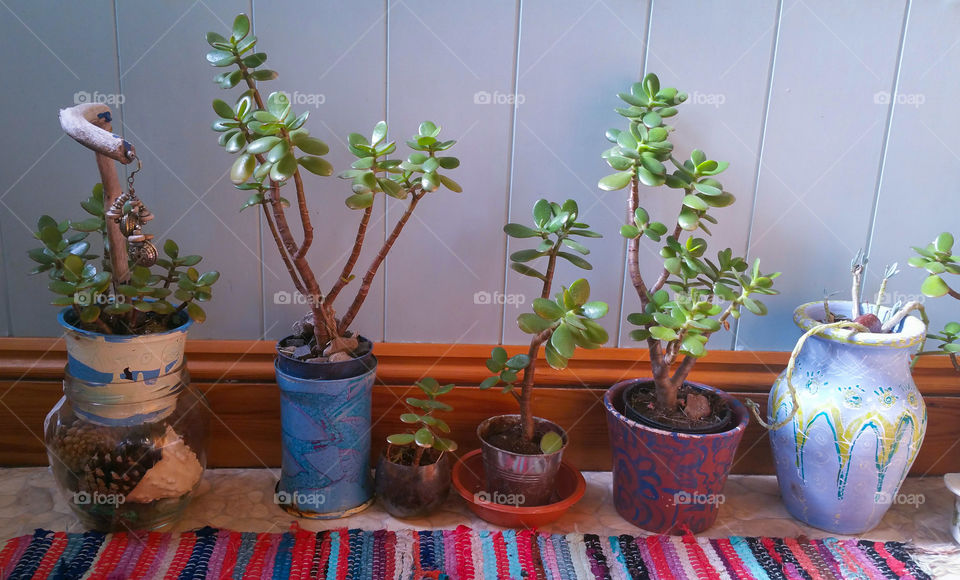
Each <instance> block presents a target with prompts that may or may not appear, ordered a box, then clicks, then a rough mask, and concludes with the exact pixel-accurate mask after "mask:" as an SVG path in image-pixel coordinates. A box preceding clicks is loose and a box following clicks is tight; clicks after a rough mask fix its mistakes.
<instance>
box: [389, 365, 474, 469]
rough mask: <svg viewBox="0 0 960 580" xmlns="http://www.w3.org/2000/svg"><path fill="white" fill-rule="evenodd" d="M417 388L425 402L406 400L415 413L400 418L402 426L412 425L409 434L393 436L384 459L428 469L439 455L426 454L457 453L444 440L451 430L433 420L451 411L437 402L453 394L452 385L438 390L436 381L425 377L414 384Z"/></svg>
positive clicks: (438, 385) (453, 444)
mask: <svg viewBox="0 0 960 580" xmlns="http://www.w3.org/2000/svg"><path fill="white" fill-rule="evenodd" d="M416 386H417V387H418V388H419V389H420V390H421V391H423V394H424V395H426V397H427V398H425V399H420V398H417V397H407V399H406V402H407V404H408V405H410V406H411V407H413V408H414V409H416V411H415V412H406V413H403V414H402V415H400V420H401V421H402V422H404V423H407V424H409V425H411V430H410V431H407V432H403V433H394V434H393V435H389V436H388V437H387V443H389V446H388V447H387V452H386V455H387V459H389V460H390V461H392V462H393V463H401V464H404V465H412V466H417V465H428V464H429V463H433V462H435V461H436V460H437V459H439V454H436V455H433V456H431V455H429V454H428V453H427V451H428V450H430V449H435V450H437V451H439V452H440V453H443V452H445V451H449V452H453V451H456V450H457V442H456V441H454V440H452V439H450V438H448V437H445V435H446V434H449V433H450V426H449V425H447V422H446V421H444V420H443V419H441V418H439V417H437V416H436V414H437V412H439V411H443V412H451V411H453V407H452V406H450V405H448V404H447V403H444V402H443V401H440V400H439V398H440V397H441V396H443V395H446V394H447V393H449V392H450V391H452V390H453V389H454V385H452V384H449V385H443V386H441V385H440V383H439V382H437V380H436V379H434V378H431V377H425V378H423V379H421V380H420V381H419V382H417V384H416ZM425 460H426V461H425Z"/></svg>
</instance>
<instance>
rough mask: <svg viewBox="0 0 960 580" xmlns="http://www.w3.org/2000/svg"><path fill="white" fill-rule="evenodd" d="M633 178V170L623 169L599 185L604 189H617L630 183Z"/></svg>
mask: <svg viewBox="0 0 960 580" xmlns="http://www.w3.org/2000/svg"><path fill="white" fill-rule="evenodd" d="M632 178H633V172H632V171H621V172H619V173H612V174H610V175H608V176H606V177H604V178H603V179H601V180H600V182H599V183H598V184H597V186H598V187H599V188H600V189H602V190H604V191H616V190H618V189H623V188H624V187H626V186H627V185H629V184H630V180H631V179H632Z"/></svg>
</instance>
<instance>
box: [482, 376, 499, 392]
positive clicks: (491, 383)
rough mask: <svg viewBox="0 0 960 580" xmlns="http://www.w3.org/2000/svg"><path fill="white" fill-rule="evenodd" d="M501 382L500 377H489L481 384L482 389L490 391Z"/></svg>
mask: <svg viewBox="0 0 960 580" xmlns="http://www.w3.org/2000/svg"><path fill="white" fill-rule="evenodd" d="M499 382H500V377H487V378H485V379H483V382H481V383H480V388H481V389H484V390H486V389H489V388H491V387H495V386H497V383H499Z"/></svg>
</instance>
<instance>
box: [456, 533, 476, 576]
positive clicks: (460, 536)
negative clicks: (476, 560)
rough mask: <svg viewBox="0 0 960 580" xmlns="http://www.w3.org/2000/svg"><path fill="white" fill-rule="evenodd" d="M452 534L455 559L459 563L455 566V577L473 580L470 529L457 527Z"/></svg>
mask: <svg viewBox="0 0 960 580" xmlns="http://www.w3.org/2000/svg"><path fill="white" fill-rule="evenodd" d="M453 533H454V545H455V546H456V550H457V559H458V560H459V561H460V563H459V565H458V566H457V575H458V576H459V577H460V580H473V578H474V569H473V549H472V546H471V543H470V528H468V527H467V526H463V525H461V526H457V529H456V530H454V532H453Z"/></svg>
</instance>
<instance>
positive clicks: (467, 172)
mask: <svg viewBox="0 0 960 580" xmlns="http://www.w3.org/2000/svg"><path fill="white" fill-rule="evenodd" d="M516 16H517V5H516V2H514V1H512V0H496V1H494V2H489V3H475V2H468V1H456V2H445V3H443V4H439V5H438V4H437V3H435V2H428V1H426V0H421V1H416V0H406V1H397V2H393V3H391V10H390V47H389V55H390V62H389V67H390V81H391V82H390V85H391V86H390V93H389V98H388V103H389V111H388V117H389V119H390V122H391V124H390V129H391V138H392V139H395V140H396V141H397V143H398V152H399V153H398V155H399V156H401V157H403V158H405V157H406V156H407V155H408V154H409V153H410V152H411V151H410V150H409V149H407V148H406V146H405V145H404V144H403V142H404V141H405V140H406V139H409V138H410V135H412V134H414V133H416V131H417V125H418V123H419V122H420V121H422V120H426V119H430V120H433V121H435V122H436V123H438V124H440V125H442V127H443V132H442V133H441V138H444V139H457V144H456V145H455V146H454V149H453V150H452V151H451V154H452V155H455V156H457V157H459V158H460V160H461V166H460V168H458V169H456V170H452V171H449V172H448V174H449V176H450V177H452V178H453V179H455V180H456V181H457V182H458V183H460V185H461V186H462V187H463V190H464V192H463V193H462V194H456V193H452V192H450V191H449V190H447V189H446V188H443V187H441V189H440V190H438V191H437V192H434V193H432V194H430V195H428V196H427V197H426V198H424V199H423V200H422V201H421V202H420V204H419V205H418V207H417V209H416V211H415V213H414V214H413V216H412V217H411V219H410V221H409V222H408V224H407V226H406V228H405V230H404V232H403V235H402V236H401V237H400V239H399V241H398V242H397V244H396V246H395V247H394V249H393V252H392V253H391V254H390V257H389V258H388V267H389V273H388V276H387V278H386V281H387V296H388V298H389V300H388V303H387V334H386V340H389V341H434V342H467V343H496V342H498V341H499V340H500V323H501V316H502V311H503V306H502V305H500V304H497V302H499V300H496V299H495V297H496V296H501V295H502V290H503V253H504V246H505V244H506V240H505V236H504V234H503V231H502V229H501V228H502V227H503V221H504V216H505V214H506V206H507V193H508V180H509V161H510V134H511V120H512V111H513V105H512V102H513V101H512V99H510V98H509V97H510V95H511V94H512V92H513V80H514V63H515V58H516V32H517V28H516V26H517V23H516ZM414 39H416V41H414ZM389 203H390V216H389V217H390V219H389V222H390V225H391V226H392V225H393V223H394V222H395V221H396V220H397V219H398V218H399V217H400V215H401V214H402V213H403V211H404V210H405V209H406V206H407V204H408V203H409V202H408V201H395V200H389ZM478 292H479V294H478ZM488 297H489V300H487V299H486V298H488ZM508 310H509V311H511V312H512V311H513V310H515V309H514V308H513V307H508ZM441 313H442V315H441Z"/></svg>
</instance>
